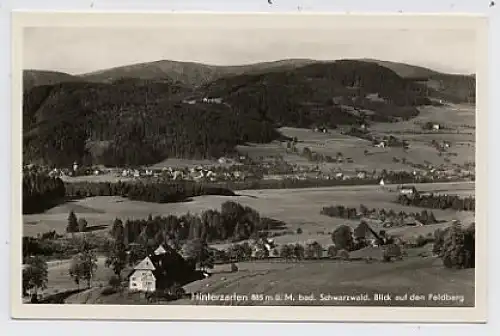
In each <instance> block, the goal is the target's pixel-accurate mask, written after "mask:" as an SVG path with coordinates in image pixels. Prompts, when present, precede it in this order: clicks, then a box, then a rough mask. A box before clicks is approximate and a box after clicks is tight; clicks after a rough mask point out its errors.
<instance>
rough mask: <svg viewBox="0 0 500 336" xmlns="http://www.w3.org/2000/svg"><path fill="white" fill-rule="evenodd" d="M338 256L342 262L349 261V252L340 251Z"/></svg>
mask: <svg viewBox="0 0 500 336" xmlns="http://www.w3.org/2000/svg"><path fill="white" fill-rule="evenodd" d="M338 255H339V257H340V259H342V260H349V252H348V251H347V250H340V251H339V253H338Z"/></svg>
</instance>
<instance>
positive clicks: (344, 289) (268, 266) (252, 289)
mask: <svg viewBox="0 0 500 336" xmlns="http://www.w3.org/2000/svg"><path fill="white" fill-rule="evenodd" d="M238 266H239V271H238V272H235V273H230V272H229V267H228V266H227V265H221V266H216V268H215V269H214V271H213V272H214V274H213V275H212V276H211V277H210V278H207V279H204V280H200V281H196V282H193V283H191V284H188V285H186V286H185V289H186V291H187V292H188V293H191V294H194V293H199V294H212V295H214V294H215V295H221V294H224V295H233V294H237V295H241V296H247V299H244V300H240V301H235V300H233V301H223V302H220V301H205V300H199V299H197V297H196V296H189V297H188V298H185V299H181V300H177V301H173V302H160V304H176V305H186V304H188V305H189V304H193V305H206V304H219V305H220V304H223V305H375V306H377V305H379V306H380V305H381V306H383V305H394V306H457V307H461V306H473V305H474V270H448V269H445V268H443V266H442V265H441V261H440V260H437V259H435V258H433V257H428V258H420V257H414V258H408V259H406V260H403V261H396V262H393V263H380V262H377V263H371V264H368V263H365V262H359V261H358V262H357V261H310V262H307V261H305V262H300V263H291V262H290V263H287V262H244V263H239V264H238ZM101 291H102V289H98V288H96V289H93V290H90V291H87V292H84V293H80V294H76V295H74V296H73V297H70V298H69V299H68V300H67V303H87V304H99V303H103V304H146V303H147V302H146V300H145V299H144V297H143V295H141V294H137V293H127V292H126V291H125V292H122V293H116V294H112V295H109V296H103V295H100V292H101ZM432 293H434V294H448V295H453V296H457V298H458V299H460V298H462V300H445V301H433V300H429V296H428V295H429V294H432ZM252 294H257V295H259V294H262V295H264V296H265V297H266V299H265V300H262V301H260V300H258V299H257V300H256V299H254V300H252V297H251V295H252ZM284 294H292V295H293V300H290V299H284V298H285V297H284V296H283V295H284ZM328 294H329V295H331V296H330V298H331V300H321V297H322V295H323V297H325V296H326V295H328ZM374 294H391V296H392V300H391V301H384V302H381V301H375V300H374V299H373V298H374ZM404 294H408V297H407V299H406V300H403V301H397V300H396V295H401V296H403V295H404ZM412 294H415V295H422V296H423V297H424V298H425V299H421V300H418V301H415V300H410V296H411V295H412ZM276 295H281V298H282V300H277V299H276ZM299 295H301V296H303V297H306V296H307V297H309V299H310V300H307V301H304V300H300V297H299ZM338 295H364V297H365V298H366V299H368V300H365V301H339V300H335V299H333V298H332V297H333V296H338ZM313 296H314V299H312V297H313Z"/></svg>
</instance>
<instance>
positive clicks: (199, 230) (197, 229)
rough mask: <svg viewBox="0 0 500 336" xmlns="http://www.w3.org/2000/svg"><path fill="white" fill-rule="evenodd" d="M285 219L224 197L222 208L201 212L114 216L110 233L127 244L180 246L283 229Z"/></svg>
mask: <svg viewBox="0 0 500 336" xmlns="http://www.w3.org/2000/svg"><path fill="white" fill-rule="evenodd" d="M284 225H285V224H284V223H282V222H279V221H275V220H272V219H269V218H265V217H261V216H260V214H259V213H258V212H257V211H256V210H254V209H252V208H250V207H248V206H243V205H241V204H239V203H236V202H233V201H226V202H224V203H223V204H222V205H221V210H220V211H219V210H212V209H210V210H206V211H204V212H202V213H201V214H200V215H193V214H190V213H187V214H185V215H182V216H174V215H169V216H166V217H164V216H155V217H153V216H151V215H150V216H149V217H148V218H147V219H142V220H131V219H127V220H126V221H125V223H124V222H123V221H122V220H120V219H116V220H115V221H114V223H113V225H112V228H111V231H110V234H111V236H112V237H113V238H114V239H115V240H116V241H122V242H124V243H125V244H126V245H129V244H131V243H138V244H141V245H144V246H149V247H150V248H153V247H154V248H155V247H157V246H158V245H159V244H168V245H170V246H174V247H180V246H181V245H182V244H183V243H184V242H185V241H190V240H195V239H200V240H201V241H206V242H217V241H240V240H244V239H248V238H250V237H255V236H258V234H259V232H261V231H269V230H273V229H274V230H276V229H283V228H284Z"/></svg>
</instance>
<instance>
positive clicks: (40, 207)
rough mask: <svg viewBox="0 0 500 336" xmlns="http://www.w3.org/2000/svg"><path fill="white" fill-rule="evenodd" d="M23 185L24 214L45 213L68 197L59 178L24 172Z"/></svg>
mask: <svg viewBox="0 0 500 336" xmlns="http://www.w3.org/2000/svg"><path fill="white" fill-rule="evenodd" d="M22 183H23V185H22V193H23V204H22V207H23V214H30V213H37V212H43V211H44V210H46V209H48V208H50V207H53V206H54V205H55V204H57V203H58V202H59V201H61V200H63V199H64V197H65V195H66V193H65V190H66V189H65V187H64V183H63V181H62V180H61V179H60V178H57V177H50V176H48V175H46V174H39V173H35V172H30V171H24V172H23V181H22Z"/></svg>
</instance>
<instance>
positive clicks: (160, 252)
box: [153, 245, 167, 255]
mask: <svg viewBox="0 0 500 336" xmlns="http://www.w3.org/2000/svg"><path fill="white" fill-rule="evenodd" d="M153 253H154V254H155V255H160V254H165V253H167V250H165V248H164V247H163V245H160V246H158V248H157V249H156V250H155V251H154V252H153Z"/></svg>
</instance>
